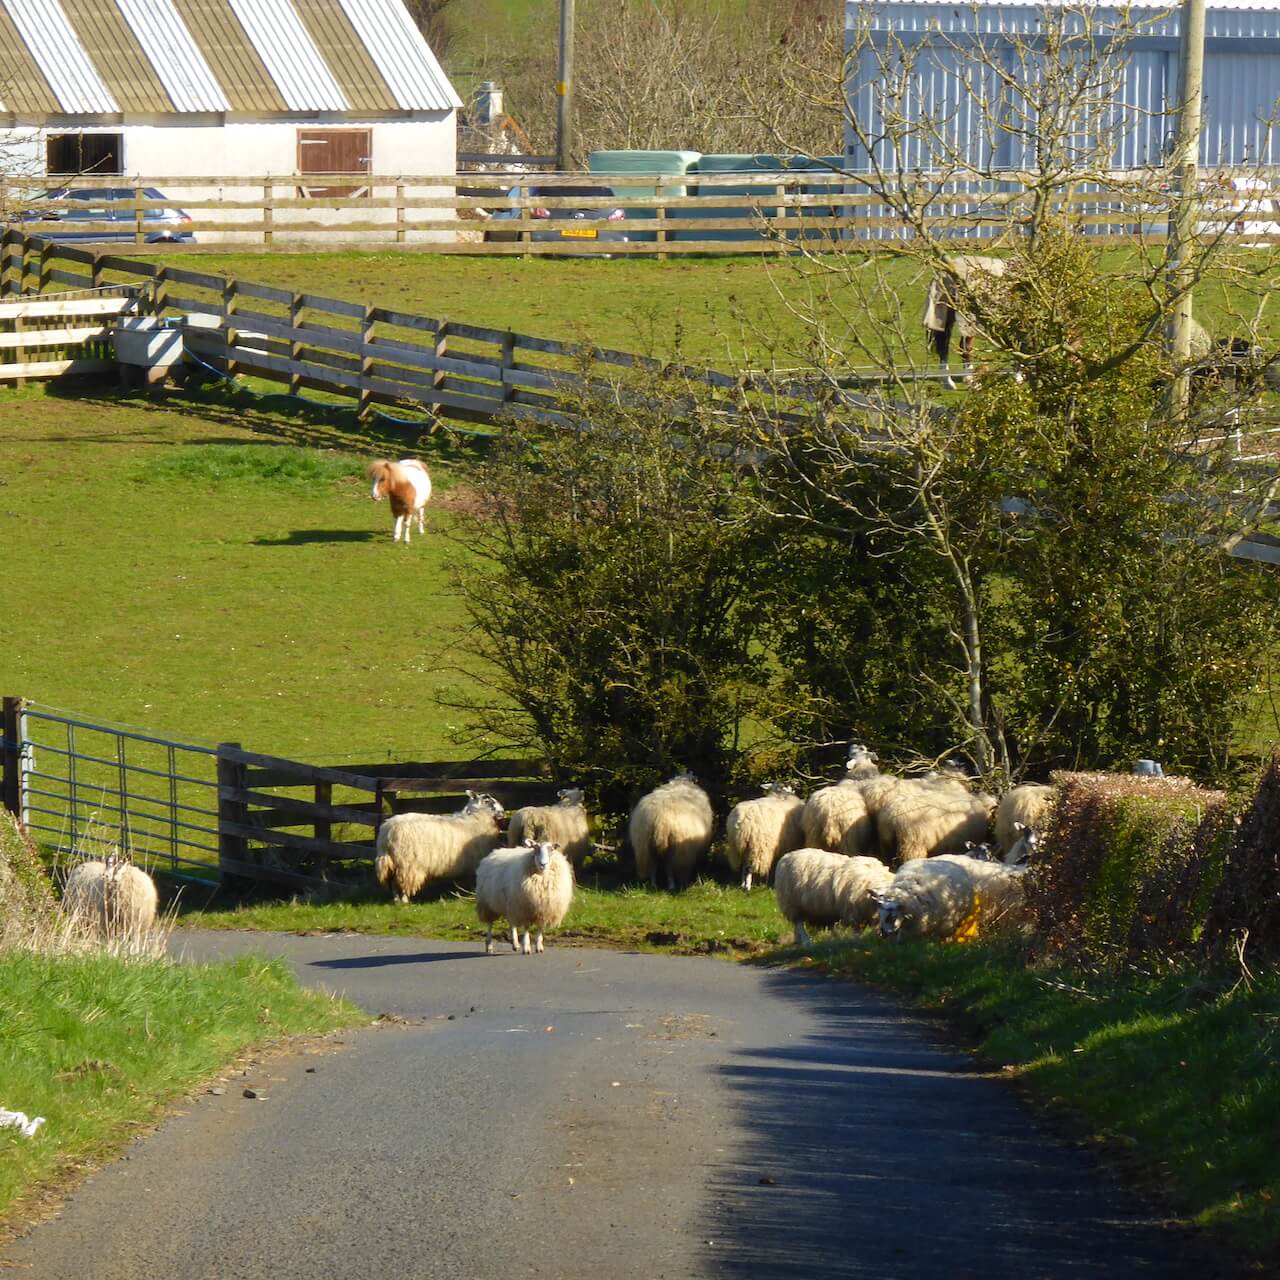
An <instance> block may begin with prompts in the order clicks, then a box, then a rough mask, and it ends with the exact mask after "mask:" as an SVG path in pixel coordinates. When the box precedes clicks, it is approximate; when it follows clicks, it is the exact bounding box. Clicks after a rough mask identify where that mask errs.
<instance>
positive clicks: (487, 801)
mask: <svg viewBox="0 0 1280 1280" xmlns="http://www.w3.org/2000/svg"><path fill="white" fill-rule="evenodd" d="M462 812H463V813H468V814H469V813H488V814H490V815H491V816H492V817H494V818H495V819H496V818H504V817H506V814H507V811H506V810H505V809H504V808H503V807H502V805H501V803H500V802H499V801H498V800H497V799H496V798H495V797H494V796H491V795H488V794H486V793H480V794H477V793H476V792H474V791H468V792H467V807H466V808H465V809H463V811H462Z"/></svg>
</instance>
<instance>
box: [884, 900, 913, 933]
mask: <svg viewBox="0 0 1280 1280" xmlns="http://www.w3.org/2000/svg"><path fill="white" fill-rule="evenodd" d="M877 906H878V907H879V924H878V928H879V930H880V936H881V937H882V938H898V937H901V936H902V931H903V929H904V928H905V927H906V925H907V923H908V919H909V917H908V916H907V913H906V912H905V911H903V909H902V906H901V905H900V904H899V903H897V902H895V901H894V900H893V899H892V898H879V899H877Z"/></svg>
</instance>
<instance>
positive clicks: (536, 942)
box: [533, 929, 542, 955]
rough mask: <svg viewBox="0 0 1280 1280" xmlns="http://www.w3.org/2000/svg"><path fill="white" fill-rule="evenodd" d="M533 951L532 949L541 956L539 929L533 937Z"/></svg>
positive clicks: (540, 933)
mask: <svg viewBox="0 0 1280 1280" xmlns="http://www.w3.org/2000/svg"><path fill="white" fill-rule="evenodd" d="M533 949H534V950H535V951H536V952H537V953H538V954H539V955H541V954H542V930H541V929H539V930H538V932H537V934H536V935H535V936H534V939H533Z"/></svg>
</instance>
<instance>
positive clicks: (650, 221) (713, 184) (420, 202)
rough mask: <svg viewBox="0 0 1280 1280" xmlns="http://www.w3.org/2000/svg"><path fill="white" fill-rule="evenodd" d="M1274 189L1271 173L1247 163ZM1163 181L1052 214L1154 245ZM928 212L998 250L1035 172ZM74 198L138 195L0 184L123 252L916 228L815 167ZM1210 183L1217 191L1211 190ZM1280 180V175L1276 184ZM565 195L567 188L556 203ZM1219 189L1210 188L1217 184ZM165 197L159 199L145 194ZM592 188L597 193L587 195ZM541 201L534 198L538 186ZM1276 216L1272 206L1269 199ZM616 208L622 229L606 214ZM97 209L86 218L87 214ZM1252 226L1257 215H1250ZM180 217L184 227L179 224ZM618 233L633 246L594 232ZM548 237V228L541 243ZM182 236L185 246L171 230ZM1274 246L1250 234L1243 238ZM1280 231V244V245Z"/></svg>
mask: <svg viewBox="0 0 1280 1280" xmlns="http://www.w3.org/2000/svg"><path fill="white" fill-rule="evenodd" d="M1247 176H1248V177H1249V178H1250V179H1251V180H1254V181H1256V180H1258V179H1259V178H1262V179H1263V180H1264V181H1269V180H1271V179H1272V178H1274V177H1276V174H1275V173H1273V172H1272V171H1270V170H1265V171H1264V170H1258V169H1250V170H1249V171H1248V175H1247ZM1164 177H1165V175H1164V174H1163V171H1158V170H1138V171H1125V172H1117V173H1114V174H1097V175H1093V176H1092V178H1091V179H1089V180H1085V179H1080V180H1073V181H1072V182H1069V183H1064V185H1063V187H1062V190H1061V192H1060V194H1059V195H1058V197H1057V199H1056V201H1055V207H1056V208H1057V209H1058V210H1060V211H1063V212H1066V213H1069V214H1070V215H1071V219H1072V223H1073V225H1074V226H1076V227H1078V228H1079V229H1081V230H1083V231H1086V232H1088V233H1089V234H1091V235H1094V236H1098V237H1101V238H1102V240H1103V241H1114V242H1117V243H1121V242H1132V241H1134V240H1160V239H1164V237H1165V236H1166V234H1167V230H1168V219H1169V213H1170V206H1169V201H1170V197H1169V193H1168V192H1167V191H1165V190H1162V189H1161V187H1162V183H1163V181H1164ZM1231 177H1232V172H1228V171H1225V170H1224V171H1223V172H1222V173H1220V174H1215V175H1214V177H1213V178H1212V179H1210V180H1209V185H1208V187H1207V188H1206V191H1205V193H1204V201H1205V204H1204V214H1203V216H1204V218H1205V219H1207V220H1208V223H1209V225H1210V226H1212V224H1213V222H1214V220H1215V219H1217V220H1218V221H1219V222H1220V223H1221V224H1222V225H1224V226H1225V225H1227V224H1229V223H1230V222H1231V221H1232V215H1231V212H1230V209H1229V207H1228V206H1229V205H1230V204H1231V203H1232V201H1238V200H1239V199H1240V198H1241V197H1239V195H1238V193H1235V194H1233V192H1232V190H1231V188H1230V179H1231ZM904 180H906V181H911V180H915V181H918V184H919V187H920V190H919V193H918V197H919V203H920V207H921V211H922V215H923V217H924V219H925V221H926V223H927V225H928V226H929V227H930V229H931V230H932V231H933V232H934V233H936V234H939V235H943V236H955V237H956V238H958V239H979V240H985V241H999V240H1000V239H1001V238H1004V237H1009V236H1017V235H1018V234H1020V231H1019V228H1020V227H1021V226H1022V225H1023V223H1025V221H1026V219H1027V216H1028V212H1029V209H1030V206H1031V202H1032V200H1033V198H1034V197H1033V192H1032V190H1031V184H1032V176H1031V175H1028V174H1021V173H1018V172H1016V171H1009V172H1007V173H1005V172H1001V173H999V174H993V175H986V176H981V177H978V176H973V177H968V178H966V177H964V176H961V175H957V176H955V177H954V178H950V179H948V178H945V177H942V176H938V175H929V174H922V175H919V176H918V178H917V179H904ZM63 181H64V183H65V184H66V185H67V186H70V187H74V188H75V189H77V190H86V189H87V190H92V189H99V188H111V189H113V190H115V191H120V190H122V189H130V190H132V193H133V195H132V198H131V199H127V200H121V199H116V200H113V201H111V202H106V201H104V202H103V204H102V205H101V206H98V205H89V204H87V202H85V201H78V202H77V203H76V217H75V218H74V219H73V220H70V221H60V219H61V218H63V217H65V215H66V213H67V210H68V207H69V205H68V202H67V201H65V200H63V201H59V200H58V199H56V198H55V199H49V198H46V197H47V196H48V193H49V191H50V182H49V179H47V178H39V179H37V178H22V177H13V176H9V177H0V215H2V216H3V217H4V219H5V221H6V222H7V223H8V224H9V225H10V226H11V227H13V228H14V229H16V230H19V231H25V232H27V233H28V234H31V235H37V236H38V235H41V234H42V232H43V233H45V234H53V235H71V236H75V237H77V238H80V239H84V238H87V237H90V236H93V235H97V236H99V237H100V238H109V239H111V240H115V241H118V242H122V243H124V242H127V243H128V244H129V252H130V253H133V254H148V253H163V254H165V255H166V256H172V255H173V254H175V253H181V254H200V253H226V252H228V251H235V252H262V253H280V252H296V251H297V250H298V249H299V248H309V249H317V248H323V249H339V248H351V247H361V248H366V249H367V248H370V247H374V246H376V247H377V248H378V250H379V251H383V250H396V249H403V250H413V251H423V250H427V251H429V252H432V253H463V254H481V255H493V256H512V255H515V256H521V257H531V256H535V255H543V254H556V255H566V254H569V255H586V256H596V255H599V254H601V253H602V252H606V251H607V252H608V254H609V255H610V256H613V257H628V256H636V255H639V256H646V255H647V256H653V255H655V254H656V255H657V256H658V257H660V258H668V257H676V256H679V255H688V254H697V255H706V254H733V255H741V254H776V253H787V252H794V251H795V250H797V249H798V248H802V247H804V248H810V249H814V250H817V251H821V250H822V249H823V247H824V245H826V246H830V245H832V244H833V243H835V242H839V241H848V240H856V241H859V242H861V243H863V244H865V246H866V247H868V248H875V247H876V246H877V245H878V244H882V245H884V246H886V247H892V246H893V245H895V244H900V243H901V242H902V240H903V238H904V237H905V236H907V235H909V234H910V231H909V228H907V227H906V226H905V225H904V224H903V222H902V220H901V219H900V218H899V217H898V216H897V214H896V213H894V212H893V210H892V209H891V208H890V207H888V206H887V205H885V204H884V202H883V201H882V200H881V199H880V197H879V196H878V195H877V194H876V193H875V192H873V191H871V190H870V189H869V188H868V186H867V185H866V182H865V180H863V179H861V178H859V176H858V175H857V174H852V173H846V172H843V171H841V170H839V169H837V168H824V167H821V166H820V165H816V164H815V165H811V166H801V165H797V166H795V167H791V168H783V169H776V170H764V169H762V170H752V171H748V172H734V173H720V172H715V173H711V172H708V173H685V174H625V175H622V174H583V173H530V172H528V171H526V170H523V169H509V170H501V169H498V168H496V167H495V168H491V169H488V170H486V171H485V172H462V173H452V174H436V175H431V174H428V175H406V174H387V175H382V176H370V175H365V174H361V175H353V174H329V175H317V174H275V175H245V176H235V175H223V176H212V177H211V176H193V175H173V176H169V177H164V178H158V177H146V178H143V177H133V178H122V177H119V176H114V177H112V176H108V177H83V178H81V177H76V178H72V179H64V180H63ZM1215 184H1216V185H1215ZM1277 185H1280V182H1278V183H1277ZM560 188H568V189H569V191H570V194H568V195H557V194H555V193H556V191H557V190H558V189H560ZM1219 188H1220V190H1219ZM157 190H163V192H164V195H163V198H155V197H154V196H151V195H148V192H149V191H150V192H155V191H157ZM588 191H590V193H591V194H587V192H588ZM535 192H536V193H535ZM1266 204H1267V206H1268V207H1272V202H1271V201H1269V200H1268V201H1267V202H1266ZM613 209H621V210H622V211H623V212H624V214H625V219H624V220H623V221H622V222H609V221H607V220H606V218H605V217H604V216H603V213H602V211H608V210H613ZM572 210H578V211H592V212H594V213H595V214H596V215H598V216H595V217H588V218H586V219H585V220H583V221H578V222H575V223H574V230H573V233H572V236H571V237H562V236H559V235H558V234H556V232H557V225H559V226H560V227H562V226H563V225H564V223H563V221H562V220H559V219H557V218H554V217H553V218H550V219H548V218H547V217H545V213H551V214H561V215H563V214H565V213H566V212H568V211H572ZM94 213H97V214H99V215H100V216H99V217H98V218H96V219H95V218H94V217H93V214H94ZM1246 216H1249V217H1251V218H1254V220H1255V221H1256V218H1257V217H1258V216H1265V215H1246ZM178 217H185V218H186V219H188V220H187V221H178V220H177V218H178ZM617 230H622V231H624V232H625V233H626V235H627V242H626V243H621V242H615V241H612V240H611V241H610V242H609V243H608V244H604V243H603V241H599V240H597V239H596V237H597V236H598V235H599V234H600V233H602V232H605V231H617ZM548 233H549V234H548ZM175 236H182V237H184V239H182V240H181V241H179V242H176V243H175V242H173V237H175ZM1270 238H1273V237H1271V236H1270V235H1267V234H1261V235H1255V234H1254V233H1253V232H1250V242H1251V243H1252V242H1253V241H1254V240H1266V239H1270ZM1276 238H1280V237H1276Z"/></svg>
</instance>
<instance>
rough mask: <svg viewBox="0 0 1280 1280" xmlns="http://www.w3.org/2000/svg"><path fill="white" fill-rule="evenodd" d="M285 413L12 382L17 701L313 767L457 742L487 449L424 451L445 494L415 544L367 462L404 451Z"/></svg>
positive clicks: (9, 476)
mask: <svg viewBox="0 0 1280 1280" xmlns="http://www.w3.org/2000/svg"><path fill="white" fill-rule="evenodd" d="M278 409H279V405H278V403H276V402H268V401H261V400H257V399H254V398H252V397H249V396H236V395H227V396H219V395H217V394H214V395H213V396H212V397H210V398H208V399H206V400H204V401H202V402H199V403H197V402H194V401H190V400H185V399H182V398H175V399H172V400H169V401H167V402H165V403H163V404H151V403H148V402H146V401H145V400H133V399H129V398H127V397H121V396H117V395H114V394H112V393H110V392H95V391H89V392H88V393H87V394H84V395H79V396H63V395H61V394H46V393H44V392H42V391H39V390H34V391H22V392H12V391H10V392H7V393H6V397H5V401H4V413H5V428H4V430H3V431H2V432H0V477H3V480H2V481H0V520H3V527H4V547H5V561H6V569H7V575H6V587H7V589H8V590H9V591H10V592H12V593H13V595H12V596H11V604H10V607H9V608H8V609H7V610H6V615H7V628H8V643H6V644H5V646H4V649H3V653H2V654H0V691H2V692H4V693H6V694H15V695H20V696H24V697H28V698H32V699H35V700H37V701H39V702H42V703H45V704H50V705H53V706H59V707H63V708H67V709H70V710H73V711H77V712H80V713H82V714H86V715H90V716H92V717H101V718H109V719H113V720H118V721H122V722H125V723H127V724H132V725H138V726H143V727H145V728H147V729H149V730H151V731H154V732H156V733H160V734H165V735H172V736H174V737H178V738H182V739H187V740H194V741H197V742H211V741H219V740H227V739H234V740H240V741H243V742H244V743H245V744H246V745H248V746H251V748H252V749H255V750H262V751H269V752H276V753H279V754H286V755H287V754H291V753H292V754H297V755H300V756H302V757H304V758H308V759H319V758H321V757H324V758H339V757H343V756H347V757H350V756H352V755H367V756H369V758H370V759H380V758H387V757H388V756H389V755H390V756H398V757H399V758H424V757H425V758H430V757H431V755H432V753H433V752H442V751H444V752H446V753H447V748H448V740H449V723H448V720H447V718H445V717H442V716H441V714H440V713H439V712H438V711H437V709H436V707H435V705H434V697H435V695H436V693H437V692H440V691H442V690H444V689H448V688H455V687H456V686H457V684H458V679H457V677H456V676H455V675H454V674H453V673H451V671H450V670H449V664H450V662H451V659H452V657H453V654H452V650H451V644H452V642H453V640H454V638H455V637H456V635H457V628H458V626H459V625H460V624H461V610H460V607H459V603H458V600H457V599H456V597H455V596H454V595H453V593H452V592H451V591H450V589H449V586H448V571H447V568H446V561H447V560H448V559H449V557H450V556H451V555H454V554H459V552H458V549H457V547H456V545H453V546H451V544H449V543H448V542H447V541H446V537H445V535H447V534H448V533H449V531H450V530H451V529H452V528H453V527H454V520H453V517H452V516H451V515H450V512H449V503H450V487H451V485H452V484H453V483H454V482H455V480H456V478H457V475H458V474H459V469H460V468H461V467H462V466H463V465H464V463H465V455H464V454H462V453H460V452H458V451H457V450H456V449H453V448H452V447H451V446H450V445H449V444H448V443H447V441H445V440H443V439H441V438H440V437H436V438H434V439H433V440H429V441H425V442H422V444H421V445H420V446H419V451H420V452H422V453H423V455H424V456H425V457H426V458H427V460H428V463H429V465H431V467H432V469H433V472H434V474H435V475H436V478H437V480H438V482H439V485H440V488H441V490H442V493H441V495H440V498H439V500H438V502H437V503H435V504H434V505H433V507H432V508H431V510H430V514H429V517H428V535H427V537H426V538H424V539H415V541H414V543H413V544H412V545H411V546H409V547H405V546H403V545H393V544H392V542H391V536H390V534H391V518H390V515H389V513H388V509H387V506H386V504H385V503H383V504H378V505H375V504H373V503H372V502H370V501H369V498H368V488H367V481H366V480H365V479H364V476H363V464H364V462H365V461H366V460H367V459H368V458H369V457H370V456H376V454H378V453H381V452H384V451H385V450H387V449H391V450H397V449H400V448H402V447H403V445H402V443H395V444H388V443H387V442H386V441H385V440H380V439H378V438H377V436H376V432H375V433H374V434H373V436H372V438H371V437H370V435H369V434H368V433H363V434H359V435H357V434H356V433H354V432H353V431H352V429H351V427H352V422H351V420H350V419H349V418H348V419H344V418H343V416H342V415H336V414H329V413H323V412H315V411H310V410H303V411H300V412H299V411H293V412H279V411H278Z"/></svg>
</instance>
